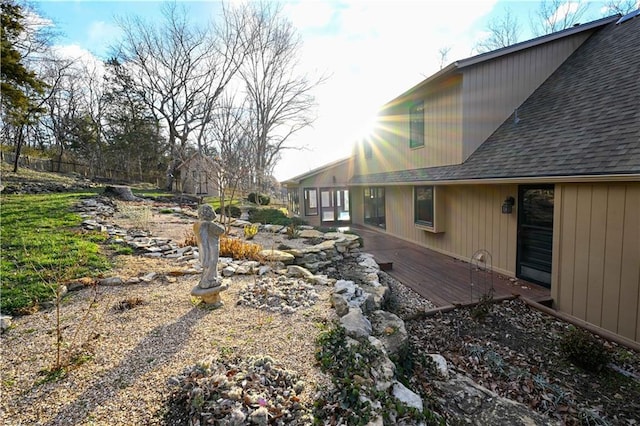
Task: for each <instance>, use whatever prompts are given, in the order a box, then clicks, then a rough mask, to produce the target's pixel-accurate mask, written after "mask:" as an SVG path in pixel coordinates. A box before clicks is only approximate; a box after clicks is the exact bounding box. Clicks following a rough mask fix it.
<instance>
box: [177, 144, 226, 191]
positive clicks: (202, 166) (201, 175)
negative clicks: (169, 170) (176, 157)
mask: <svg viewBox="0 0 640 426" xmlns="http://www.w3.org/2000/svg"><path fill="white" fill-rule="evenodd" d="M218 170H219V166H218V164H216V162H215V160H214V159H213V158H212V157H208V156H206V155H204V154H200V153H195V154H193V155H192V156H190V157H189V158H187V159H186V160H185V161H183V162H182V163H181V164H180V165H179V166H178V167H177V168H176V176H175V179H174V191H177V192H182V193H183V194H193V195H207V196H212V197H217V196H219V195H220V190H219V189H220V184H219V181H218V175H219V173H218Z"/></svg>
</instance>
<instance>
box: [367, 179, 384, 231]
mask: <svg viewBox="0 0 640 426" xmlns="http://www.w3.org/2000/svg"><path fill="white" fill-rule="evenodd" d="M384 208H385V206H384V188H382V187H371V188H364V223H366V224H368V225H373V226H378V227H380V228H385V227H386V222H385V210H384Z"/></svg>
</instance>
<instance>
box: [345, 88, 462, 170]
mask: <svg viewBox="0 0 640 426" xmlns="http://www.w3.org/2000/svg"><path fill="white" fill-rule="evenodd" d="M461 81H462V78H461V77H460V76H454V77H450V78H449V79H447V80H446V81H444V82H443V83H442V84H441V85H438V86H437V90H434V88H433V87H426V88H425V89H424V90H423V91H421V92H418V93H416V94H415V95H414V96H413V97H412V98H411V99H407V100H406V102H402V103H398V104H397V105H394V106H393V107H391V108H390V109H389V110H387V111H386V113H385V115H383V116H380V117H379V118H378V120H379V126H378V128H377V129H376V131H375V133H374V134H373V135H372V136H371V137H370V138H369V139H368V140H365V141H362V142H361V143H359V144H357V147H356V148H355V149H356V151H355V154H356V158H357V166H356V171H355V172H356V174H370V173H380V172H389V171H395V170H407V169H416V168H422V167H435V166H443V165H448V164H459V163H460V162H461V161H462V159H461V154H462V151H461V148H462V119H461V117H462V114H461V112H462V110H461V103H460V101H461V99H462V97H461V91H460V88H461ZM412 99H418V100H420V99H422V100H424V107H425V112H424V130H425V138H424V146H423V147H419V148H410V147H409V107H410V105H411V102H412ZM363 144H370V146H371V149H372V154H373V155H372V158H368V159H366V158H365V157H364V153H363V149H364V148H363V146H362V145H363Z"/></svg>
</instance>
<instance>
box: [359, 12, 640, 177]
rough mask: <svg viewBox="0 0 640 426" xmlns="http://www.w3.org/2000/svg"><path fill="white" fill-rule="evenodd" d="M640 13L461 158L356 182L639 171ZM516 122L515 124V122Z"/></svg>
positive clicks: (594, 42)
mask: <svg viewBox="0 0 640 426" xmlns="http://www.w3.org/2000/svg"><path fill="white" fill-rule="evenodd" d="M637 46H640V17H636V18H635V19H630V20H628V21H625V22H622V23H620V24H616V23H610V24H608V25H606V26H604V27H603V28H602V29H600V30H598V31H597V32H596V33H595V34H593V35H592V36H591V37H590V38H589V39H588V40H587V41H585V42H584V43H583V44H582V45H581V46H580V47H579V48H578V49H577V50H576V51H575V52H574V53H573V54H572V55H571V56H570V57H569V58H568V59H567V60H566V61H565V62H564V63H563V64H562V65H561V66H560V67H559V68H558V69H557V70H556V71H555V72H554V73H553V74H552V75H551V76H550V77H549V78H548V79H547V80H546V81H545V82H544V83H543V84H542V85H541V86H540V87H539V88H538V89H537V90H535V91H534V93H533V94H532V95H531V96H530V97H529V98H528V99H527V100H526V101H525V102H524V103H523V104H522V105H521V106H520V107H519V108H518V110H517V111H518V112H517V117H518V120H516V118H515V114H514V115H512V116H511V117H509V118H508V119H507V120H506V121H505V122H504V123H503V124H502V125H501V126H500V127H499V128H498V129H497V130H496V131H495V132H494V133H493V134H492V135H491V136H490V137H489V138H488V139H487V140H486V141H485V142H484V143H483V144H482V145H481V146H480V147H479V148H478V149H477V150H476V151H475V152H474V153H473V154H472V155H471V156H470V157H469V158H468V159H467V161H465V162H464V163H463V164H459V165H452V166H443V167H429V168H422V169H414V170H403V171H395V172H388V173H377V174H371V175H359V176H354V178H353V179H352V182H351V183H352V184H356V185H357V184H382V183H404V182H427V181H455V180H473V179H479V180H481V179H507V178H528V177H553V176H593V175H620V174H636V175H638V174H640V51H639V50H638V48H637ZM516 121H517V123H516Z"/></svg>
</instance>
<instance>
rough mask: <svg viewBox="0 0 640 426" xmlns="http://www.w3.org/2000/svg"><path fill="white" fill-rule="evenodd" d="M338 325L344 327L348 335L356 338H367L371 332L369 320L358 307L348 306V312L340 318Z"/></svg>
mask: <svg viewBox="0 0 640 426" xmlns="http://www.w3.org/2000/svg"><path fill="white" fill-rule="evenodd" d="M340 325H341V326H342V327H344V329H345V331H346V332H347V335H348V336H351V337H353V338H356V339H357V338H367V337H369V335H370V334H371V332H372V328H371V322H369V320H368V319H367V317H365V316H364V315H363V313H362V310H361V309H360V308H349V312H348V313H347V314H346V315H344V316H343V317H342V318H340Z"/></svg>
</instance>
